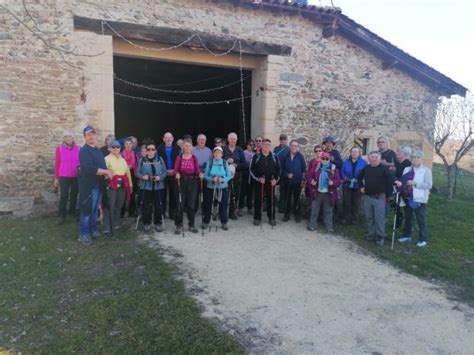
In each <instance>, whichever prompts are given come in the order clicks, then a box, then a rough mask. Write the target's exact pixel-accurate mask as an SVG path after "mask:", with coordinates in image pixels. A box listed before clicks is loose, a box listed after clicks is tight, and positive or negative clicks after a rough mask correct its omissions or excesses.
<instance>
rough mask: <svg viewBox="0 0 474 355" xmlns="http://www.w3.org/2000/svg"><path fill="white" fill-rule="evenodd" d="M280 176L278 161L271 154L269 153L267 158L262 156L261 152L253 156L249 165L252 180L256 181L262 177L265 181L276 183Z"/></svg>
mask: <svg viewBox="0 0 474 355" xmlns="http://www.w3.org/2000/svg"><path fill="white" fill-rule="evenodd" d="M280 174H281V167H280V161H279V160H278V158H277V157H276V156H275V155H274V154H273V153H272V152H269V153H268V155H267V156H264V155H263V153H262V152H260V153H258V154H255V155H254V156H253V158H252V162H251V163H250V175H251V176H252V178H253V179H255V180H258V179H259V178H261V177H264V178H265V180H267V181H269V180H271V179H276V180H277V181H278V180H280Z"/></svg>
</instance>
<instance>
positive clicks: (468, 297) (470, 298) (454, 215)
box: [337, 164, 474, 305]
mask: <svg viewBox="0 0 474 355" xmlns="http://www.w3.org/2000/svg"><path fill="white" fill-rule="evenodd" d="M442 171H443V170H442V166H440V165H437V164H435V166H434V169H433V180H434V183H435V184H436V185H437V186H444V185H445V184H446V180H445V179H446V177H445V176H443V175H442V174H441V172H442ZM464 178H465V180H466V182H467V183H469V184H473V183H474V174H470V173H465V175H464ZM471 179H472V180H471ZM473 193H474V191H473ZM473 216H474V201H473V200H472V195H471V196H469V194H467V195H466V194H458V195H457V196H456V197H455V198H454V200H453V201H451V202H446V200H445V198H444V197H443V196H441V195H435V194H431V196H430V201H429V203H428V206H427V210H426V217H427V223H428V234H429V244H428V247H426V248H425V249H420V248H418V247H416V245H415V244H414V242H413V243H411V244H400V243H398V242H397V241H395V243H396V244H395V249H394V251H393V252H392V251H391V250H390V246H389V245H387V244H390V243H386V246H385V247H383V248H380V247H377V246H376V245H375V244H374V243H372V242H366V241H365V240H364V236H365V234H366V229H365V225H363V224H360V225H355V226H347V225H338V226H337V232H338V233H340V234H342V235H344V236H346V237H347V238H349V239H351V240H353V241H355V242H356V243H357V244H358V245H360V246H361V247H363V248H364V249H366V250H368V251H370V252H371V253H372V254H373V255H375V256H377V257H379V258H381V259H383V260H386V261H389V262H390V263H392V264H393V265H395V266H397V267H399V268H400V269H402V270H404V271H407V272H409V273H411V274H414V275H416V276H419V277H422V278H425V279H428V280H431V281H441V282H442V283H443V284H444V285H445V286H446V287H445V288H446V290H447V291H448V293H450V294H451V295H452V296H454V297H456V298H457V299H459V300H462V301H464V302H466V303H468V304H470V305H474V218H473ZM392 223H393V214H392V213H390V217H389V221H388V223H387V232H388V233H387V234H388V236H389V238H387V239H391V235H392V232H391V231H392V226H393V224H392ZM400 233H401V230H399V231H397V234H396V238H397V237H400ZM416 238H417V231H415V232H414V233H413V235H412V240H416ZM388 241H389V240H387V242H388Z"/></svg>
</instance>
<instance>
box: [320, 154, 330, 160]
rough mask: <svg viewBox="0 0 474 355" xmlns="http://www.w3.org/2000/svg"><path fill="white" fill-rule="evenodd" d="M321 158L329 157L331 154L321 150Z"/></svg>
mask: <svg viewBox="0 0 474 355" xmlns="http://www.w3.org/2000/svg"><path fill="white" fill-rule="evenodd" d="M321 158H328V159H331V154H329V153H328V152H322V153H321Z"/></svg>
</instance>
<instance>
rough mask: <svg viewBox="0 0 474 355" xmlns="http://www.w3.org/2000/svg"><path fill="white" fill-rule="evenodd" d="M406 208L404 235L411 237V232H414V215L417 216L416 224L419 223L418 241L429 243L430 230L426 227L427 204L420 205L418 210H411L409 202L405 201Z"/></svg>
mask: <svg viewBox="0 0 474 355" xmlns="http://www.w3.org/2000/svg"><path fill="white" fill-rule="evenodd" d="M405 203H406V206H405V207H404V211H405V226H404V228H403V235H404V236H407V237H411V232H412V230H413V227H412V226H413V214H414V215H415V216H416V222H417V223H418V230H419V234H418V241H420V242H427V241H428V228H427V226H426V215H425V212H426V203H420V207H418V208H410V206H408V200H406V201H405Z"/></svg>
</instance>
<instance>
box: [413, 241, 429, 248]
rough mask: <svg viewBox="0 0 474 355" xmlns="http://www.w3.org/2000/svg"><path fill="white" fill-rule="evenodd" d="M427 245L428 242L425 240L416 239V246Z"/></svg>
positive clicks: (422, 246)
mask: <svg viewBox="0 0 474 355" xmlns="http://www.w3.org/2000/svg"><path fill="white" fill-rule="evenodd" d="M427 245H428V242H425V241H421V242H420V241H418V243H416V246H417V247H419V248H424V247H426V246H427Z"/></svg>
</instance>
